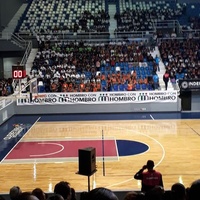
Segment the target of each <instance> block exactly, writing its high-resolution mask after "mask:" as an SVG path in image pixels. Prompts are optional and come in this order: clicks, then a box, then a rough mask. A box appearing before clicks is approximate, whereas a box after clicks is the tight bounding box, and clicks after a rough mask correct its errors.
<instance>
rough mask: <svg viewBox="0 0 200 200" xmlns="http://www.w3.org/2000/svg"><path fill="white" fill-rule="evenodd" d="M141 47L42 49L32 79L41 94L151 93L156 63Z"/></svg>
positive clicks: (60, 45)
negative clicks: (35, 78)
mask: <svg viewBox="0 0 200 200" xmlns="http://www.w3.org/2000/svg"><path fill="white" fill-rule="evenodd" d="M143 45H144V44H143ZM143 45H142V44H140V43H138V42H130V43H129V42H128V43H125V42H124V43H120V44H111V43H110V44H102V43H101V44H99V45H97V44H90V45H89V44H87V45H86V44H84V43H73V42H67V43H63V42H57V43H54V44H51V45H49V46H48V45H44V48H42V49H40V51H39V52H38V53H37V55H36V58H35V60H34V63H33V67H32V70H31V78H33V77H37V78H38V82H40V84H39V85H40V92H94V91H119V90H120V91H127V90H128V91H132V90H153V82H152V76H153V73H154V72H155V68H154V65H155V62H154V58H153V56H152V55H151V53H150V49H149V48H148V47H144V46H143ZM141 63H142V64H141ZM52 86H53V87H54V89H52Z"/></svg>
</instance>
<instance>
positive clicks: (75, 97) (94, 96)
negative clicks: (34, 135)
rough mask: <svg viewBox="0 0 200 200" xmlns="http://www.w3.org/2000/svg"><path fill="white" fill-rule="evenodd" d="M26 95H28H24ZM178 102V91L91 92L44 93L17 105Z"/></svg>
mask: <svg viewBox="0 0 200 200" xmlns="http://www.w3.org/2000/svg"><path fill="white" fill-rule="evenodd" d="M24 95H26V94H24ZM148 102H158V103H159V102H162V103H163V102H177V91H141V92H139V91H136V92H135V91H133V92H89V93H42V95H39V96H37V97H33V98H32V99H30V98H28V95H27V98H21V99H17V105H19V106H23V105H59V104H115V103H148Z"/></svg>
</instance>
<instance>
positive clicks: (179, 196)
mask: <svg viewBox="0 0 200 200" xmlns="http://www.w3.org/2000/svg"><path fill="white" fill-rule="evenodd" d="M9 198H10V200H78V199H79V200H199V198H200V179H198V180H195V181H194V182H192V183H191V185H190V186H189V187H185V186H184V185H183V184H181V183H174V184H172V186H171V188H170V189H169V190H166V191H165V190H164V188H163V187H161V186H155V187H153V188H151V189H149V190H147V191H145V192H144V191H143V192H142V191H141V192H140V191H137V192H136V191H129V192H126V193H125V195H124V197H123V199H119V198H118V196H117V195H116V194H115V192H114V191H112V190H110V189H108V188H105V187H97V188H95V189H92V190H90V191H87V192H86V191H82V192H80V196H79V198H78V197H77V193H76V190H75V189H74V188H73V187H71V186H70V183H69V182H66V181H60V182H58V183H57V184H56V185H55V186H54V191H53V193H52V194H48V193H45V192H44V191H43V190H42V189H41V188H35V189H33V190H32V191H22V190H21V188H20V187H19V186H13V187H12V188H10V191H9ZM0 199H1V200H4V197H3V196H0Z"/></svg>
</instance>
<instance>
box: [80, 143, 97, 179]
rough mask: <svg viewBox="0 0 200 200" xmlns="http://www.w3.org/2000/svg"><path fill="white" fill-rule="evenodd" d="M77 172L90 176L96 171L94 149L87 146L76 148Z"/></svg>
mask: <svg viewBox="0 0 200 200" xmlns="http://www.w3.org/2000/svg"><path fill="white" fill-rule="evenodd" d="M78 158H79V171H78V173H79V174H82V175H86V176H90V175H92V174H93V173H94V172H95V171H96V149H95V148H93V147H87V148H84V149H79V150H78Z"/></svg>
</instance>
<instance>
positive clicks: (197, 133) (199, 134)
mask: <svg viewBox="0 0 200 200" xmlns="http://www.w3.org/2000/svg"><path fill="white" fill-rule="evenodd" d="M185 124H186V125H187V126H188V127H189V128H190V129H191V130H192V131H193V132H194V133H196V135H198V136H200V133H199V132H197V131H196V130H195V129H193V128H192V127H191V126H189V125H188V124H187V123H185Z"/></svg>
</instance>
